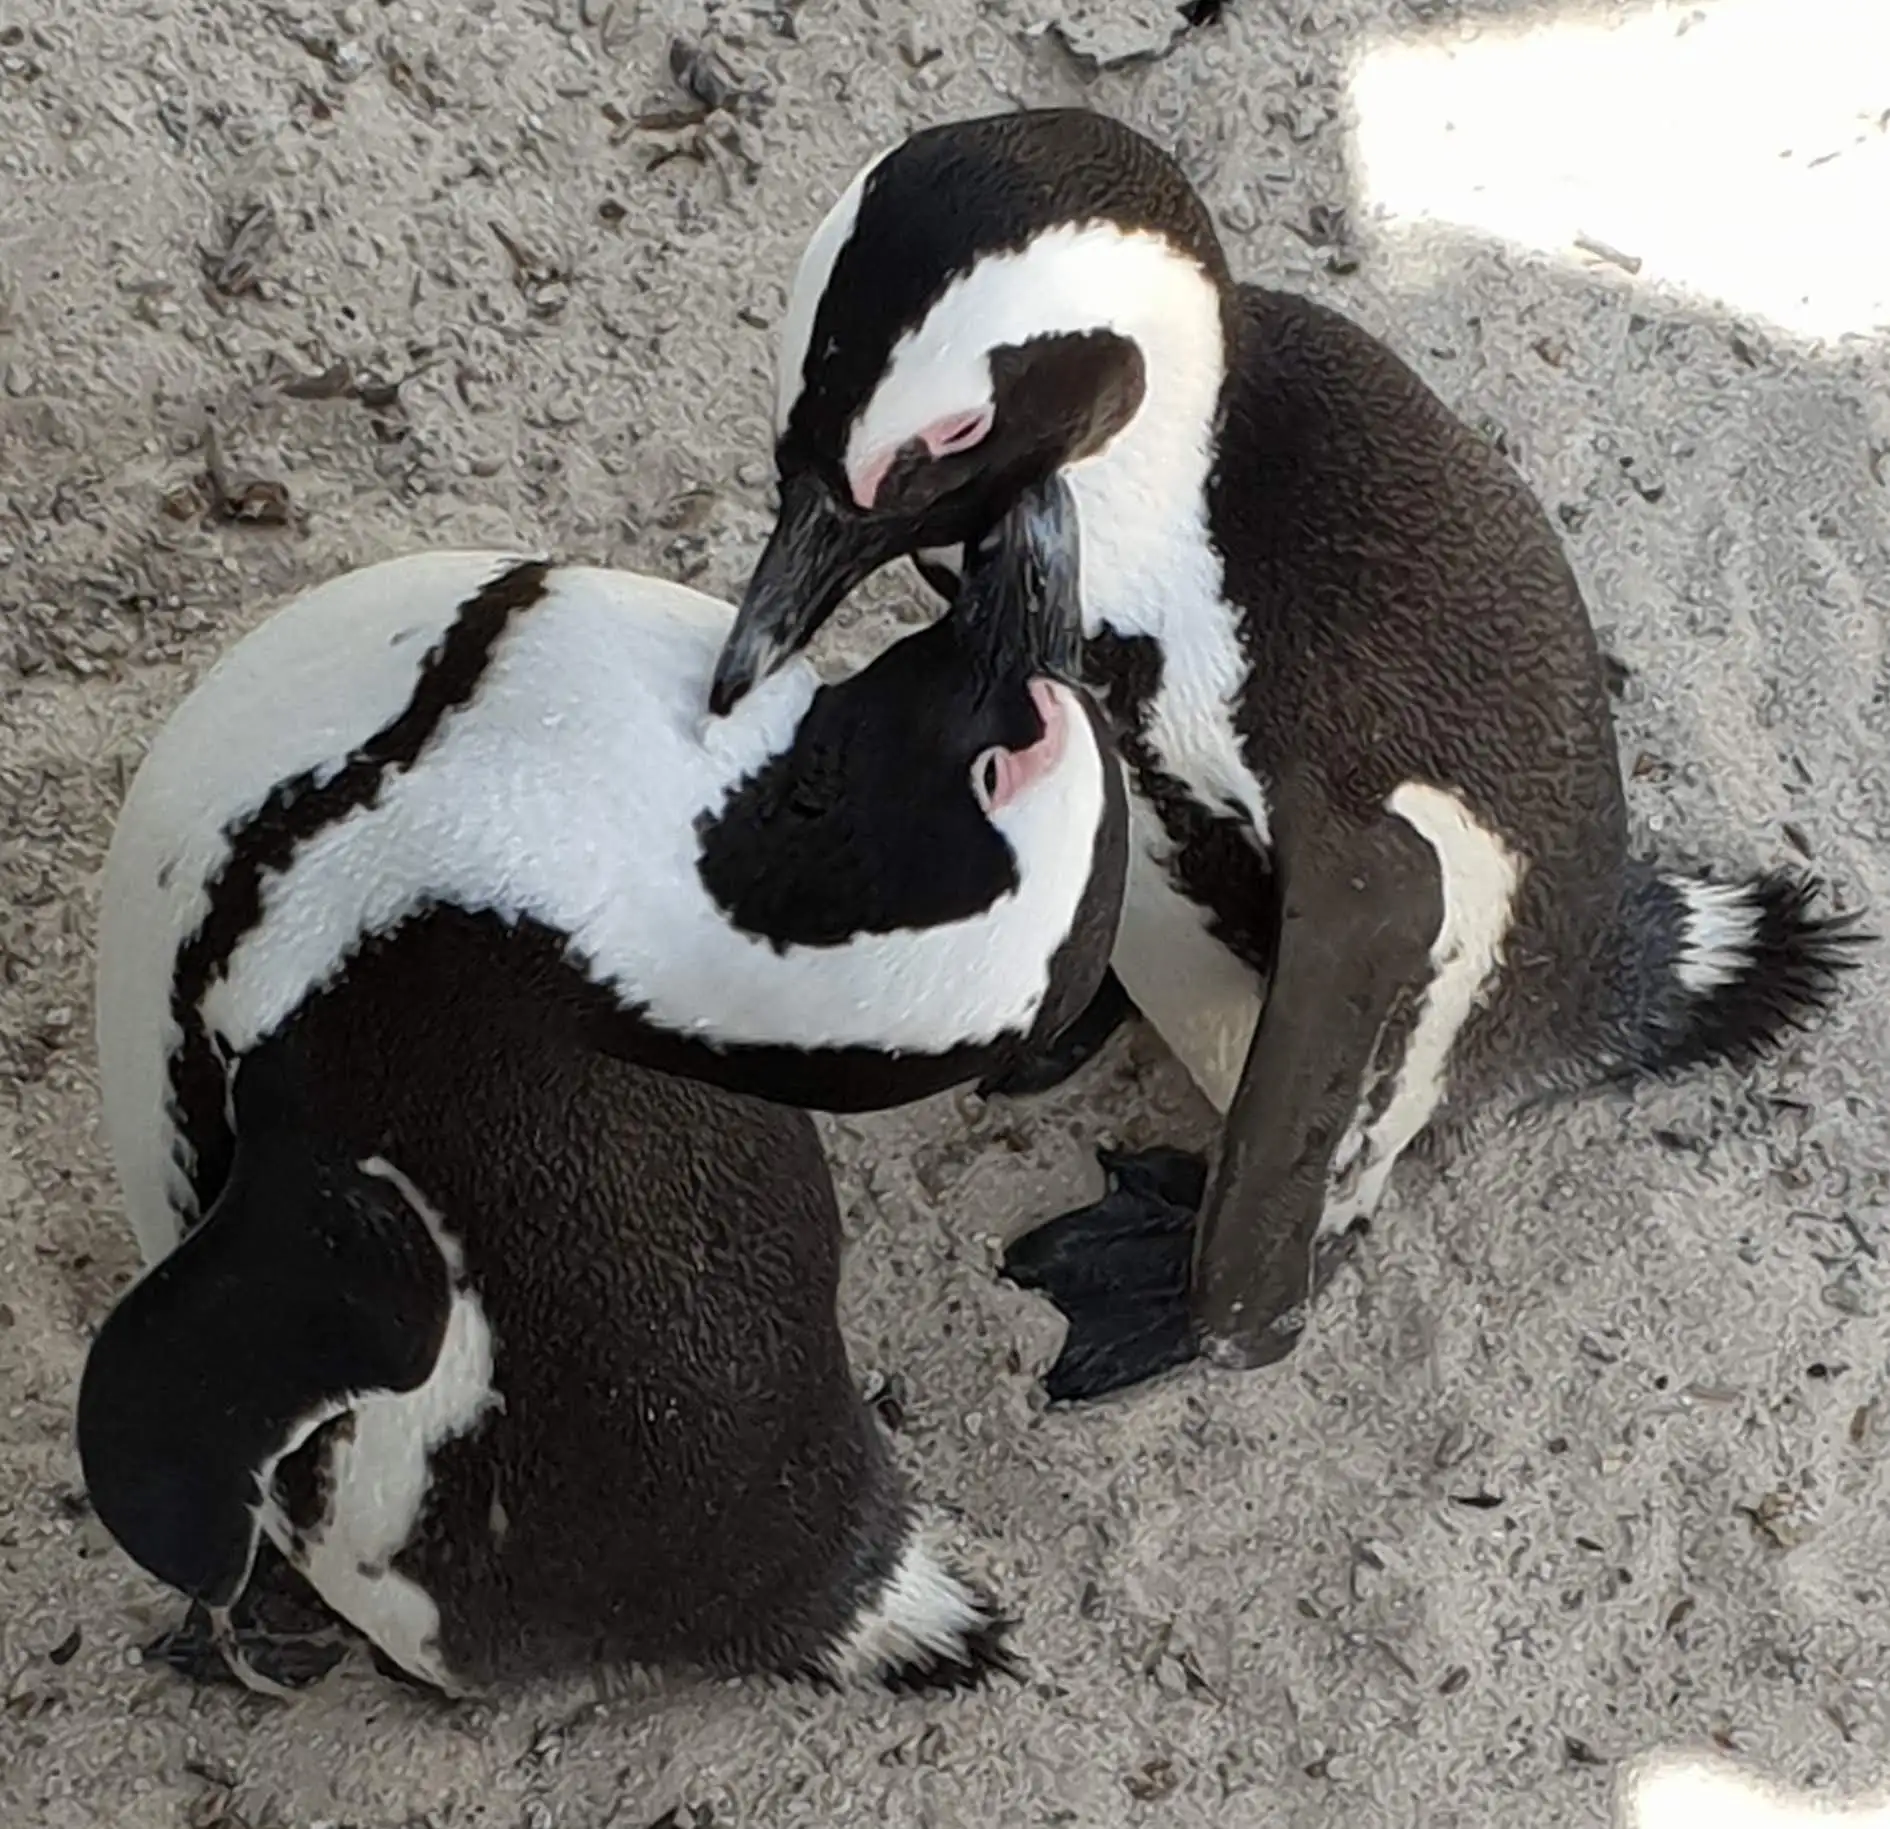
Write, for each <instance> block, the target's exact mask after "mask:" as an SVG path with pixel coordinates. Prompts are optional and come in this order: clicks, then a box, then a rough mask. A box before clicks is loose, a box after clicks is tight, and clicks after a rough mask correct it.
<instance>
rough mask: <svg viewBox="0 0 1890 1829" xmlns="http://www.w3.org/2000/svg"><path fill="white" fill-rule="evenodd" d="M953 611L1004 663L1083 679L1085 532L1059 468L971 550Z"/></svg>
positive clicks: (1029, 670)
mask: <svg viewBox="0 0 1890 1829" xmlns="http://www.w3.org/2000/svg"><path fill="white" fill-rule="evenodd" d="M952 614H953V615H954V616H955V617H957V618H959V619H960V621H961V622H962V623H963V625H964V626H965V627H966V628H967V629H968V630H970V631H971V632H973V633H974V635H975V636H976V637H977V638H978V639H979V640H980V641H981V642H983V643H985V644H986V645H988V647H989V650H990V652H991V653H992V656H993V658H994V659H995V660H996V661H997V662H998V664H999V665H1003V664H1005V663H1010V664H1013V665H1016V666H1018V667H1020V668H1021V669H1022V670H1023V671H1026V672H1029V673H1045V674H1050V675H1052V676H1054V677H1055V678H1058V679H1062V680H1067V681H1069V682H1070V683H1071V684H1075V683H1077V681H1078V679H1079V677H1080V674H1081V669H1082V661H1083V596H1082V531H1081V528H1080V526H1079V524H1078V521H1077V514H1076V503H1075V502H1074V501H1073V500H1072V499H1071V496H1070V491H1069V489H1068V487H1067V486H1066V485H1065V483H1064V481H1063V479H1062V477H1060V476H1059V475H1057V474H1056V473H1054V472H1052V474H1051V475H1049V476H1048V477H1046V478H1045V479H1044V480H1043V481H1042V482H1039V483H1035V484H1033V485H1032V486H1031V487H1030V488H1029V489H1027V490H1025V491H1024V493H1023V494H1022V495H1020V496H1019V497H1018V498H1017V500H1016V501H1015V502H1014V503H1013V504H1012V505H1011V507H1010V509H1009V510H1008V512H1006V513H1005V514H1004V515H1003V516H1001V517H1000V518H999V519H998V520H997V521H996V522H995V523H994V524H993V525H992V527H991V529H990V531H989V532H987V533H986V534H985V535H984V537H983V538H982V539H981V540H979V541H977V542H976V543H975V544H974V545H972V546H970V547H969V548H968V549H967V551H966V554H965V575H964V582H963V584H962V586H961V587H960V589H959V594H958V600H957V603H956V604H955V605H954V606H953V609H952Z"/></svg>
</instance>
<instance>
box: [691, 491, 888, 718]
mask: <svg viewBox="0 0 1890 1829" xmlns="http://www.w3.org/2000/svg"><path fill="white" fill-rule="evenodd" d="M902 550H903V543H902V542H901V540H900V538H899V530H898V528H897V526H896V524H894V523H893V522H891V521H886V520H882V521H875V520H874V519H873V518H872V517H870V516H868V515H864V514H861V513H858V512H856V511H854V510H852V509H843V508H842V507H840V506H839V505H838V504H837V503H836V502H835V501H834V499H833V497H832V496H831V495H830V494H829V493H828V492H827V491H826V490H825V489H824V488H822V487H821V485H820V483H819V482H818V481H817V480H816V479H815V478H814V477H813V476H811V475H807V474H802V475H800V476H797V477H793V478H790V479H788V480H787V481H785V482H783V483H782V485H781V512H780V514H779V516H778V517H777V518H776V520H775V523H774V532H773V533H771V534H770V535H769V536H768V544H767V546H766V547H765V548H763V550H762V554H761V562H760V563H759V564H758V565H757V566H756V567H755V570H754V575H753V576H752V577H751V578H750V579H749V580H748V588H747V590H746V591H744V592H743V593H742V604H741V608H740V610H739V611H737V613H736V616H735V626H734V628H733V629H731V630H730V631H729V637H728V640H727V641H726V642H724V643H723V645H722V653H721V656H720V658H719V659H718V660H717V661H716V663H715V678H714V680H713V681H712V682H711V683H710V687H709V710H710V711H711V712H712V713H713V714H714V715H715V716H716V717H718V718H719V717H724V716H726V715H727V714H728V713H729V712H731V711H733V710H734V709H735V707H736V706H737V705H739V704H740V703H741V701H742V700H743V699H744V698H745V697H746V696H747V695H748V693H749V692H751V691H752V690H753V689H754V688H755V687H756V686H758V685H760V683H761V682H762V681H763V680H765V679H766V678H767V677H768V675H769V674H771V673H773V672H774V671H775V670H776V669H777V668H778V667H780V666H781V665H782V664H783V663H784V662H786V661H788V660H790V659H792V658H793V656H795V655H796V654H798V653H799V652H800V651H801V650H802V649H803V648H804V647H806V646H807V644H808V643H809V642H810V641H812V640H813V638H814V636H815V634H816V633H817V632H818V631H819V629H820V625H821V624H822V623H824V622H825V621H826V620H827V618H828V617H829V616H831V615H832V614H833V612H834V610H835V609H836V608H837V607H838V605H839V603H840V601H841V599H842V598H844V597H845V596H846V594H847V593H848V592H849V591H850V590H852V589H853V588H854V587H855V586H856V585H858V584H861V583H863V582H864V581H865V580H866V579H867V578H869V577H871V576H872V574H873V573H874V572H876V571H878V570H879V568H880V567H881V566H882V565H885V564H887V563H889V562H890V561H891V560H893V559H895V558H897V557H898V556H899V553H900V552H901V551H902Z"/></svg>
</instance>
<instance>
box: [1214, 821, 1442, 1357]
mask: <svg viewBox="0 0 1890 1829" xmlns="http://www.w3.org/2000/svg"><path fill="white" fill-rule="evenodd" d="M1301 829H1302V830H1308V831H1309V832H1310V834H1311V836H1310V837H1309V839H1308V840H1307V841H1305V842H1303V843H1301V844H1300V845H1298V846H1296V847H1295V846H1289V845H1282V846H1281V848H1280V877H1281V925H1280V942H1279V954H1278V965H1277V967H1276V970H1275V973H1274V976H1273V980H1272V983H1271V984H1270V986H1269V987H1268V992H1267V1001H1266V1007H1265V1009H1264V1010H1263V1011H1262V1012H1261V1016H1260V1022H1259V1025H1258V1027H1257V1028H1256V1029H1255V1031H1254V1037H1253V1042H1252V1044H1251V1046H1250V1047H1249V1049H1248V1051H1247V1060H1246V1065H1245V1066H1244V1067H1243V1069H1242V1071H1241V1077H1240V1083H1239V1085H1238V1087H1237V1088H1236V1089H1235V1092H1234V1097H1233V1100H1232V1102H1231V1103H1230V1105H1229V1107H1228V1111H1227V1118H1226V1122H1225V1125H1224V1127H1223V1131H1222V1141H1221V1151H1220V1158H1219V1160H1218V1162H1217V1163H1216V1165H1215V1172H1214V1176H1213V1180H1212V1181H1211V1183H1210V1185H1209V1188H1208V1193H1207V1200H1206V1203H1205V1205H1204V1206H1203V1209H1202V1214H1201V1228H1200V1241H1199V1246H1198V1252H1197V1257H1196V1262H1195V1271H1194V1288H1193V1310H1194V1320H1195V1326H1196V1330H1197V1334H1198V1337H1199V1340H1200V1345H1201V1350H1202V1352H1203V1353H1204V1354H1205V1355H1206V1356H1207V1357H1208V1358H1209V1359H1211V1360H1212V1361H1213V1362H1214V1363H1215V1364H1217V1365H1224V1366H1232V1367H1250V1366H1261V1365H1270V1364H1272V1363H1274V1362H1275V1361H1276V1360H1279V1359H1283V1358H1284V1357H1285V1356H1286V1355H1287V1354H1288V1353H1290V1352H1291V1351H1292V1350H1293V1348H1294V1346H1295V1345H1296V1344H1297V1343H1298V1341H1299V1336H1300V1334H1301V1332H1302V1331H1303V1330H1304V1328H1305V1325H1306V1311H1307V1307H1308V1305H1309V1303H1310V1302H1311V1299H1312V1296H1313V1294H1314V1291H1315V1286H1316V1284H1317V1283H1320V1282H1323V1280H1324V1276H1325V1275H1329V1274H1330V1273H1331V1269H1332V1268H1333V1267H1334V1265H1335V1263H1336V1257H1335V1256H1333V1255H1332V1254H1326V1253H1322V1252H1321V1250H1320V1249H1319V1243H1320V1241H1319V1233H1320V1222H1321V1220H1322V1218H1323V1217H1324V1215H1325V1210H1326V1199H1327V1188H1328V1185H1329V1182H1330V1178H1331V1172H1332V1163H1333V1156H1334V1153H1335V1151H1336V1150H1337V1148H1338V1146H1339V1143H1340V1140H1341V1139H1342V1138H1343V1137H1344V1136H1345V1134H1346V1132H1347V1130H1348V1128H1349V1127H1350V1125H1351V1124H1352V1122H1353V1120H1354V1117H1355V1114H1357V1113H1358V1110H1359V1106H1360V1101H1361V1098H1362V1096H1363V1092H1364V1084H1365V1080H1366V1077H1367V1075H1368V1074H1369V1073H1370V1071H1371V1069H1372V1065H1373V1061H1374V1058H1375V1056H1376V1054H1377V1051H1378V1047H1379V1042H1380V1038H1381V1036H1382V1035H1383V1034H1384V1032H1385V1029H1386V1026H1387V1024H1388V1023H1389V1022H1390V1021H1391V1019H1392V1017H1393V1016H1394V1015H1395V1014H1396V1013H1397V1012H1398V1010H1399V1009H1400V1007H1401V1006H1402V1005H1404V1004H1405V1003H1406V1002H1407V1001H1408V1000H1410V999H1412V998H1415V997H1417V996H1419V995H1420V994H1421V993H1422V991H1423V989H1424V987H1425V986H1426V985H1427V984H1428V983H1429V981H1430V979H1431V976H1432V966H1431V949H1432V946H1433V944H1434V943H1435V941H1436V939H1437V936H1438V933H1439V931H1440V927H1441V924H1442V920H1443V913H1444V900H1443V882H1442V877H1441V873H1440V871H1439V867H1438V862H1437V855H1436V853H1435V852H1434V851H1432V849H1431V848H1430V846H1429V845H1427V844H1426V843H1425V841H1424V840H1423V839H1422V838H1421V837H1420V836H1419V835H1418V834H1417V833H1416V832H1415V831H1414V830H1413V829H1412V828H1411V827H1410V826H1409V825H1407V824H1406V823H1405V822H1404V821H1403V820H1402V819H1399V818H1397V817H1395V816H1387V817H1384V818H1381V819H1377V820H1373V821H1371V822H1369V823H1367V824H1363V825H1361V824H1357V823H1353V822H1347V821H1343V820H1341V819H1339V818H1336V817H1326V818H1319V819H1313V820H1309V821H1306V822H1305V823H1304V826H1303V827H1302V828H1301ZM1322 1273H1323V1274H1322Z"/></svg>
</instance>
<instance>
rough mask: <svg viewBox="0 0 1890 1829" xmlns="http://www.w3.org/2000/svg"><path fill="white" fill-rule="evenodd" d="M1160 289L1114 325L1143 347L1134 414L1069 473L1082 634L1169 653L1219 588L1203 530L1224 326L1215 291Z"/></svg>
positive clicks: (1203, 283)
mask: <svg viewBox="0 0 1890 1829" xmlns="http://www.w3.org/2000/svg"><path fill="white" fill-rule="evenodd" d="M1176 264H1177V266H1181V265H1184V264H1185V265H1187V266H1188V268H1189V271H1190V273H1191V275H1192V277H1193V278H1194V279H1195V280H1196V281H1197V284H1195V285H1192V286H1186V287H1169V288H1164V293H1163V297H1162V300H1161V304H1162V309H1161V310H1160V312H1159V314H1155V313H1151V314H1150V315H1148V316H1147V317H1145V318H1144V319H1142V320H1141V321H1139V322H1128V323H1121V324H1119V325H1118V328H1119V329H1121V330H1122V331H1123V333H1124V334H1126V335H1129V336H1132V337H1133V338H1134V340H1135V341H1136V343H1137V344H1138V345H1139V346H1140V348H1141V352H1142V360H1143V364H1144V373H1145V376H1146V382H1145V392H1144V394H1143V398H1142V404H1141V406H1140V408H1139V409H1138V410H1137V412H1136V414H1135V417H1134V418H1133V419H1131V420H1130V421H1129V423H1128V424H1127V425H1126V426H1125V427H1124V428H1123V429H1122V431H1120V432H1119V433H1118V434H1117V435H1116V436H1115V438H1113V439H1112V440H1111V441H1110V442H1109V444H1108V445H1106V446H1105V447H1104V448H1103V449H1102V450H1101V451H1099V452H1097V453H1096V454H1095V455H1094V456H1091V457H1088V458H1084V459H1081V460H1080V461H1078V462H1077V463H1074V464H1072V465H1070V466H1069V468H1068V469H1067V470H1066V471H1065V472H1064V475H1065V477H1066V478H1067V480H1068V482H1069V484H1070V487H1071V490H1072V492H1073V494H1074V495H1075V497H1076V502H1077V507H1078V512H1079V514H1080V516H1081V521H1082V532H1083V622H1084V631H1085V633H1086V634H1089V635H1095V634H1096V633H1098V632H1099V631H1100V630H1102V629H1105V628H1106V629H1109V630H1112V631H1114V632H1115V633H1116V634H1118V635H1124V636H1136V635H1142V636H1151V637H1153V638H1154V639H1155V640H1156V641H1157V642H1159V643H1161V644H1162V645H1163V647H1164V648H1166V647H1167V646H1168V645H1169V644H1170V642H1171V641H1173V640H1174V639H1175V638H1176V637H1177V636H1178V635H1182V634H1183V633H1184V631H1185V630H1186V627H1187V624H1188V622H1189V620H1190V619H1191V617H1192V615H1193V613H1194V612H1195V609H1196V606H1198V605H1199V604H1200V603H1201V602H1202V601H1203V600H1204V599H1212V600H1218V598H1219V597H1220V594H1221V563H1220V559H1219V557H1218V556H1217V555H1216V553H1215V552H1214V549H1213V546H1212V544H1211V542H1210V540H1209V537H1208V477H1209V473H1210V472H1211V470H1212V469H1213V465H1214V442H1215V432H1216V427H1217V424H1218V414H1219V405H1220V397H1221V389H1222V386H1223V384H1224V383H1225V380H1226V377H1227V332H1226V329H1225V326H1224V323H1223V303H1222V297H1221V292H1220V289H1219V288H1218V287H1217V286H1216V285H1215V283H1214V282H1213V280H1212V279H1210V278H1209V277H1208V275H1207V274H1205V273H1202V272H1201V271H1200V269H1199V268H1196V267H1193V266H1192V263H1184V262H1183V261H1182V260H1181V258H1180V257H1179V256H1177V257H1176Z"/></svg>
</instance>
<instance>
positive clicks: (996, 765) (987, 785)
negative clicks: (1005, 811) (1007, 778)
mask: <svg viewBox="0 0 1890 1829" xmlns="http://www.w3.org/2000/svg"><path fill="white" fill-rule="evenodd" d="M1003 757H1004V752H1003V751H1002V750H1001V749H987V750H986V751H985V752H984V754H983V755H981V756H980V757H979V758H978V759H977V761H975V762H974V763H972V765H971V791H972V793H973V794H975V795H976V796H977V798H978V805H979V806H981V807H982V808H983V809H984V810H985V812H987V813H989V812H992V811H993V810H994V809H995V807H996V805H997V797H998V788H999V787H1000V786H1001V785H1002V783H1003V780H1004V764H1003Z"/></svg>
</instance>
